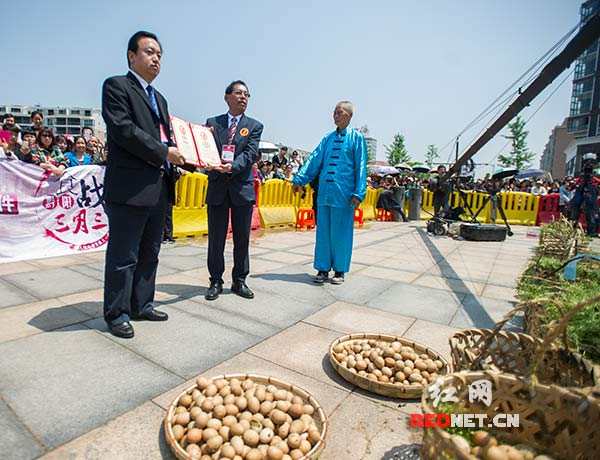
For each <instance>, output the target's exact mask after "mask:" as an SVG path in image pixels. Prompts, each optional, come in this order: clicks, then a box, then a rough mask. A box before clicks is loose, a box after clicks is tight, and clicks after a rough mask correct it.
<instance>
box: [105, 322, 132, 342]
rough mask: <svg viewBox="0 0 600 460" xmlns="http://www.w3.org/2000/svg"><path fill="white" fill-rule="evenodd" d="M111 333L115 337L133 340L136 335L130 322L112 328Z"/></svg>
mask: <svg viewBox="0 0 600 460" xmlns="http://www.w3.org/2000/svg"><path fill="white" fill-rule="evenodd" d="M110 333H111V334H112V335H114V336H115V337H121V338H122V339H131V338H132V337H133V335H134V333H133V326H132V325H131V324H129V322H125V323H120V324H116V325H114V326H110Z"/></svg>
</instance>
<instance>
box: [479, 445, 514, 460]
mask: <svg viewBox="0 0 600 460" xmlns="http://www.w3.org/2000/svg"><path fill="white" fill-rule="evenodd" d="M483 460H508V456H507V455H506V453H505V452H504V450H503V449H501V448H500V447H498V446H489V445H488V446H486V447H485V448H484V449H483Z"/></svg>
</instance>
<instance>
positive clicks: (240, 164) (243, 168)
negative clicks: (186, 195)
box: [204, 80, 263, 300]
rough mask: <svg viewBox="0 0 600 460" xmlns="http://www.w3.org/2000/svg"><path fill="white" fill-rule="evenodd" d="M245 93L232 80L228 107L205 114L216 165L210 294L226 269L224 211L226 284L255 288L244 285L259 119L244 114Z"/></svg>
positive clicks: (211, 177)
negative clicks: (229, 259) (229, 241)
mask: <svg viewBox="0 0 600 460" xmlns="http://www.w3.org/2000/svg"><path fill="white" fill-rule="evenodd" d="M249 99H250V93H249V92H248V87H247V86H246V84H245V83H244V82H243V81H240V80H237V81H234V82H232V83H231V84H229V86H227V88H226V89H225V102H227V105H228V106H229V111H228V113H226V114H224V115H219V116H217V117H214V118H209V119H208V120H207V121H206V125H207V126H209V127H212V129H213V135H214V137H215V141H216V143H217V148H218V150H219V152H221V165H219V166H215V167H212V168H210V167H209V168H207V169H208V171H209V172H208V190H207V192H206V204H207V205H208V271H209V273H210V287H209V288H208V290H207V291H206V294H205V295H204V297H205V298H206V299H207V300H215V299H216V298H217V297H219V294H220V293H221V292H223V272H224V271H225V259H224V256H223V252H224V250H225V240H226V238H227V227H228V221H229V211H230V210H231V228H232V230H233V270H232V273H231V278H232V284H231V290H232V291H233V292H235V293H236V294H238V295H239V296H241V297H244V298H246V299H252V298H253V297H254V293H253V292H252V291H251V290H250V288H249V287H248V286H247V285H246V277H247V276H248V273H249V272H250V259H249V256H248V244H249V242H250V225H251V223H252V208H253V206H254V203H255V202H256V194H255V192H254V175H253V173H252V163H254V162H255V161H256V156H257V154H258V143H259V141H260V136H261V134H262V131H263V125H262V124H261V123H260V122H259V121H257V120H254V119H252V118H250V117H248V116H246V115H245V114H244V112H245V111H246V107H247V106H248V100H249Z"/></svg>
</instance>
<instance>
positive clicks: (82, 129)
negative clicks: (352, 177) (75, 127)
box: [81, 126, 94, 136]
mask: <svg viewBox="0 0 600 460" xmlns="http://www.w3.org/2000/svg"><path fill="white" fill-rule="evenodd" d="M86 129H89V130H90V131H91V132H92V136H93V135H94V128H92V127H90V126H84V127H83V128H81V134H83V132H84V131H85V130H86Z"/></svg>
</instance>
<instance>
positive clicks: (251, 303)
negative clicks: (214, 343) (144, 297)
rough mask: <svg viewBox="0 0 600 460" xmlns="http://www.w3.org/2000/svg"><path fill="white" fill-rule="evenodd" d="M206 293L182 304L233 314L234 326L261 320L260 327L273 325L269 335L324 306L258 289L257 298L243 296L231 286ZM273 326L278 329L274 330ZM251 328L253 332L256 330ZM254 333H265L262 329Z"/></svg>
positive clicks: (192, 296)
mask: <svg viewBox="0 0 600 460" xmlns="http://www.w3.org/2000/svg"><path fill="white" fill-rule="evenodd" d="M204 293H205V291H204V290H203V291H200V292H196V293H194V294H191V295H189V296H186V298H187V299H189V300H190V301H193V302H194V305H188V304H183V305H185V307H182V308H183V309H185V310H186V311H188V312H195V311H203V310H202V309H201V308H200V306H204V307H208V308H209V310H208V311H207V313H212V315H213V316H214V315H215V313H214V311H215V310H216V311H220V312H223V314H224V315H225V317H226V318H229V317H231V320H230V322H232V323H233V326H232V327H239V328H240V330H242V331H243V330H246V327H247V324H246V323H245V322H246V321H248V322H257V323H259V324H260V325H262V326H261V329H264V326H270V327H271V328H269V330H271V333H270V334H268V335H272V334H273V333H275V332H277V331H278V330H279V329H281V328H285V327H288V326H291V325H292V324H295V323H297V322H298V321H300V320H302V319H303V318H306V317H307V316H309V315H311V314H313V313H315V312H316V311H318V310H320V309H321V308H322V306H323V305H321V304H315V303H312V302H307V301H303V300H298V299H290V298H289V297H286V296H284V295H282V293H274V292H273V291H262V290H257V291H255V298H254V299H251V300H250V299H244V298H242V297H240V296H238V295H236V294H234V293H233V292H231V291H230V289H229V287H228V286H226V287H225V288H224V289H223V294H221V295H220V296H219V298H218V299H216V300H206V299H205V298H204ZM174 305H175V306H176V307H177V308H180V305H182V304H181V302H177V303H175V304H174ZM236 318H237V319H236ZM217 322H220V321H217ZM272 328H277V329H274V330H273V329H272ZM249 332H250V333H252V334H254V332H251V331H249ZM254 335H258V336H260V337H266V335H265V334H263V333H260V334H254Z"/></svg>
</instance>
